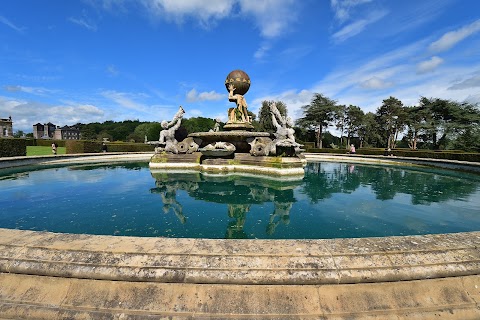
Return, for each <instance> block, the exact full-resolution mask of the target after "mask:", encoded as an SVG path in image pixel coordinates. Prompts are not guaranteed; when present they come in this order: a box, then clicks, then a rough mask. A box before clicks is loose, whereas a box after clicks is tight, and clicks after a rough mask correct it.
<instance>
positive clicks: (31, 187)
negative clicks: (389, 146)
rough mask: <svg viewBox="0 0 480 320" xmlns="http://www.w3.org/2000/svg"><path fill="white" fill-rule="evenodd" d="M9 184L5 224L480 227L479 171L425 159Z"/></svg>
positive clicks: (76, 172)
mask: <svg viewBox="0 0 480 320" xmlns="http://www.w3.org/2000/svg"><path fill="white" fill-rule="evenodd" d="M152 176H153V178H154V179H152ZM0 190H1V192H0V208H1V210H0V228H18V229H24V230H40V231H43V230H45V231H51V232H69V233H91V234H104V235H117V234H118V235H127V236H151V237H155V236H164V237H193V238H217V239H218V238H249V239H254V238H265V239H271V238H277V239H305V238H306V239H315V238H343V237H373V236H390V235H407V234H425V233H445V232H461V231H474V230H480V176H479V175H477V174H464V173H459V172H453V171H445V170H436V169H425V168H417V167H396V166H373V165H361V164H354V165H353V164H341V163H328V162H317V163H309V164H308V165H307V167H306V173H305V176H304V178H303V179H300V180H290V181H289V180H287V179H286V178H279V179H278V180H277V179H275V178H274V177H268V178H262V177H258V176H253V175H250V176H246V175H235V174H234V175H211V174H201V173H199V172H196V171H195V172H186V171H182V172H172V171H165V172H161V171H153V172H151V171H150V169H149V168H148V166H147V165H146V164H135V163H131V164H116V165H114V164H110V165H101V166H98V165H94V166H92V165H82V166H72V167H55V168H50V169H43V168H42V170H41V169H40V167H39V166H37V167H35V168H33V170H25V168H22V169H21V170H19V169H16V170H14V171H12V170H0Z"/></svg>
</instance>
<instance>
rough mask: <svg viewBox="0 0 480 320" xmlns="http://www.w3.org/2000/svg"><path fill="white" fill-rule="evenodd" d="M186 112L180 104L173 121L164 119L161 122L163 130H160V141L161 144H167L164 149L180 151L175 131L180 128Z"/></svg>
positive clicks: (174, 151)
mask: <svg viewBox="0 0 480 320" xmlns="http://www.w3.org/2000/svg"><path fill="white" fill-rule="evenodd" d="M184 114H185V110H183V108H182V107H181V106H180V107H179V108H178V111H177V113H176V114H175V116H174V117H173V119H172V121H170V122H167V121H165V120H164V121H162V122H161V126H162V128H163V130H162V131H160V138H159V139H158V141H159V142H160V144H165V148H164V151H167V152H173V153H178V150H177V147H176V145H177V143H178V142H177V140H176V139H175V131H177V129H178V128H180V125H181V124H182V117H183V115H184Z"/></svg>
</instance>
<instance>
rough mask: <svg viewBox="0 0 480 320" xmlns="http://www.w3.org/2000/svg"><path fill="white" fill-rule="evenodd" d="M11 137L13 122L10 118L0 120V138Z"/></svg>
mask: <svg viewBox="0 0 480 320" xmlns="http://www.w3.org/2000/svg"><path fill="white" fill-rule="evenodd" d="M12 137H13V121H12V117H8V118H7V119H0V138H12Z"/></svg>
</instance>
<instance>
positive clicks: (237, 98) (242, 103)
mask: <svg viewBox="0 0 480 320" xmlns="http://www.w3.org/2000/svg"><path fill="white" fill-rule="evenodd" d="M234 91H235V87H234V86H233V84H230V85H229V86H228V100H229V101H231V102H236V104H237V107H236V108H232V109H231V111H230V112H229V114H228V120H229V121H230V122H248V123H250V122H251V121H250V117H249V116H248V111H247V101H246V100H245V98H244V97H243V96H242V95H241V94H233V92H234Z"/></svg>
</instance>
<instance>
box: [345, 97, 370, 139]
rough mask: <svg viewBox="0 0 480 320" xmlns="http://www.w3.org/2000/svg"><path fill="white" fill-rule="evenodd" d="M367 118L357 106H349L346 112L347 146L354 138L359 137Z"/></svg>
mask: <svg viewBox="0 0 480 320" xmlns="http://www.w3.org/2000/svg"><path fill="white" fill-rule="evenodd" d="M364 118H365V113H364V112H363V111H362V109H360V108H359V107H357V106H353V105H349V106H348V107H347V108H346V111H345V132H346V134H347V146H349V145H350V140H351V138H353V137H354V136H359V130H360V128H361V126H362V123H363V121H364Z"/></svg>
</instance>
